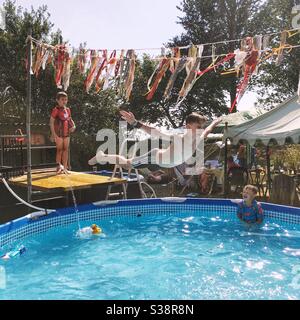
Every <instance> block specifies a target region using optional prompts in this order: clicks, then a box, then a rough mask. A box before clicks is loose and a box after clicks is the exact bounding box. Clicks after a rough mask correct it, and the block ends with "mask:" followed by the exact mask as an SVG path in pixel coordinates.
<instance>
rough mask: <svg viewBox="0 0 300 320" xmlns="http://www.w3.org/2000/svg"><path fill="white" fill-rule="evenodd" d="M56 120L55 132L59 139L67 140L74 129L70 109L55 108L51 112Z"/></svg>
mask: <svg viewBox="0 0 300 320" xmlns="http://www.w3.org/2000/svg"><path fill="white" fill-rule="evenodd" d="M51 117H52V118H54V119H55V122H54V130H55V133H56V135H57V136H58V137H60V138H67V137H69V136H70V128H72V127H73V124H72V118H71V110H70V109H69V108H61V107H55V108H54V109H53V110H52V112H51Z"/></svg>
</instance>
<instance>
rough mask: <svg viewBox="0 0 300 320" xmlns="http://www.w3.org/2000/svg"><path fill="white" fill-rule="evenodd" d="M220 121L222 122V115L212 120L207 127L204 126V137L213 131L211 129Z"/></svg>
mask: <svg viewBox="0 0 300 320" xmlns="http://www.w3.org/2000/svg"><path fill="white" fill-rule="evenodd" d="M221 122H222V117H220V118H218V119H216V120H214V121H213V122H212V123H211V124H210V125H209V126H208V127H207V128H205V130H204V132H203V134H202V135H203V137H204V139H205V138H207V136H208V135H209V134H210V133H211V132H212V131H213V129H214V128H215V127H216V126H217V125H218V124H219V123H221Z"/></svg>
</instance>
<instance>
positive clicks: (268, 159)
mask: <svg viewBox="0 0 300 320" xmlns="http://www.w3.org/2000/svg"><path fill="white" fill-rule="evenodd" d="M266 153H267V155H266V158H267V177H268V189H269V197H271V187H272V178H271V160H270V147H269V146H267V148H266ZM266 196H267V192H266Z"/></svg>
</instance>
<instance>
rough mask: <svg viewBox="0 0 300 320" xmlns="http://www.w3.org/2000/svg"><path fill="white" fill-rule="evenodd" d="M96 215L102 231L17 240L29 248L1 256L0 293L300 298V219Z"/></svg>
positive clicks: (71, 230)
mask: <svg viewBox="0 0 300 320" xmlns="http://www.w3.org/2000/svg"><path fill="white" fill-rule="evenodd" d="M209 215H210V217H208V216H209ZM93 222H95V223H97V224H99V225H100V226H101V228H102V229H103V231H104V235H102V236H100V237H97V236H94V237H93V238H90V239H81V238H78V237H77V236H76V231H77V224H73V225H69V226H67V227H64V228H62V227H60V228H58V229H52V230H49V231H48V232H46V233H44V234H40V235H36V236H34V237H30V238H27V239H25V240H24V241H22V242H19V243H18V244H19V245H20V244H23V245H24V246H25V247H26V248H27V251H26V253H25V254H24V255H22V256H20V257H17V258H15V259H11V260H9V261H0V267H2V269H5V273H6V289H1V288H0V298H1V299H300V281H298V278H299V275H300V241H299V240H300V227H299V226H298V227H296V226H284V225H279V224H276V223H271V222H268V223H265V224H264V225H263V226H262V227H260V228H256V227H253V228H251V229H249V228H247V227H246V226H244V225H242V224H241V223H240V222H239V221H236V220H234V219H232V220H228V219H226V218H220V217H213V214H205V216H200V214H199V213H195V215H192V214H191V213H184V212H178V213H174V214H173V215H147V216H142V217H116V218H114V217H110V218H107V219H104V220H102V221H93ZM89 224H90V222H81V226H82V227H84V226H88V225H89ZM0 253H3V250H2V251H1V252H0ZM298 272H299V273H298ZM297 273H298V274H297ZM298 282H299V285H298ZM297 285H298V286H297Z"/></svg>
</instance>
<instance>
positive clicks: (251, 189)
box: [244, 184, 258, 194]
mask: <svg viewBox="0 0 300 320" xmlns="http://www.w3.org/2000/svg"><path fill="white" fill-rule="evenodd" d="M246 189H249V190H250V191H252V192H253V193H254V194H258V188H257V187H256V186H253V185H251V184H248V185H246V186H245V187H244V190H246Z"/></svg>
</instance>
